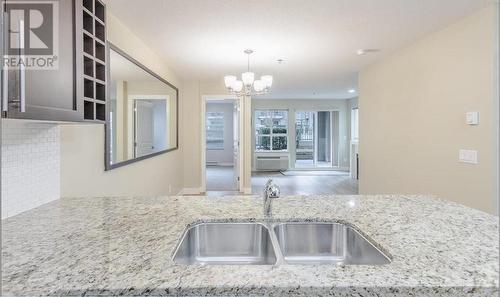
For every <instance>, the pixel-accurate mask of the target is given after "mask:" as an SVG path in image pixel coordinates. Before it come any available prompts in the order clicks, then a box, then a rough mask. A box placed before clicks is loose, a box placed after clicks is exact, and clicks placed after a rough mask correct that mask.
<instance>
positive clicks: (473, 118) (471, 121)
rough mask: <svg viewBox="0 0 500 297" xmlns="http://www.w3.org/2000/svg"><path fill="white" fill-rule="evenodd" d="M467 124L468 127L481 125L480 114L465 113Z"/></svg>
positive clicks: (473, 112) (474, 112) (475, 112)
mask: <svg viewBox="0 0 500 297" xmlns="http://www.w3.org/2000/svg"><path fill="white" fill-rule="evenodd" d="M465 122H466V123H467V124H468V125H479V112H477V111H469V112H467V113H465Z"/></svg>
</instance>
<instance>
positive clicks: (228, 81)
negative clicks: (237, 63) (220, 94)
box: [224, 75, 237, 88]
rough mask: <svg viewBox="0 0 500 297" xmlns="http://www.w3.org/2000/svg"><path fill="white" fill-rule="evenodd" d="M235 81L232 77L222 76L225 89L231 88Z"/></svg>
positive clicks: (234, 77)
mask: <svg viewBox="0 0 500 297" xmlns="http://www.w3.org/2000/svg"><path fill="white" fill-rule="evenodd" d="M236 80H237V78H236V76H234V75H226V76H224V84H225V85H226V88H231V87H232V86H233V84H234V82H235V81H236Z"/></svg>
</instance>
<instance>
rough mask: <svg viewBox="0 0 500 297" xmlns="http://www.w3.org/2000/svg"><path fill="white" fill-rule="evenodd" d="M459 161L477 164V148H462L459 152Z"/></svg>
mask: <svg viewBox="0 0 500 297" xmlns="http://www.w3.org/2000/svg"><path fill="white" fill-rule="evenodd" d="M458 161H460V162H462V163H470V164H477V163H478V161H477V151H475V150H460V151H459V152H458Z"/></svg>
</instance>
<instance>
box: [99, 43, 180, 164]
mask: <svg viewBox="0 0 500 297" xmlns="http://www.w3.org/2000/svg"><path fill="white" fill-rule="evenodd" d="M109 61H110V70H109V102H110V104H109V105H110V107H109V111H108V112H109V116H108V119H109V125H108V126H109V127H108V137H109V139H108V141H107V143H108V145H107V146H108V148H107V149H108V162H109V163H108V164H107V165H108V167H111V168H113V167H114V166H113V165H117V164H120V163H123V162H126V163H130V161H134V160H140V159H143V158H144V157H147V156H153V155H156V154H159V153H161V152H166V151H168V150H172V149H175V148H177V99H178V98H177V96H178V91H177V89H176V88H175V87H173V86H172V85H170V84H169V83H168V82H167V81H165V80H163V79H161V78H160V77H158V76H157V75H155V74H154V73H152V72H151V71H149V70H148V69H147V68H145V67H144V66H142V65H140V64H139V63H138V62H137V61H135V60H133V59H132V58H130V57H128V56H127V55H126V54H125V53H123V52H121V51H120V50H119V49H117V48H116V47H114V46H110V49H109ZM122 165H123V164H122Z"/></svg>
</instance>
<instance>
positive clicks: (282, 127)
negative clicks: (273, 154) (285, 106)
mask: <svg viewBox="0 0 500 297" xmlns="http://www.w3.org/2000/svg"><path fill="white" fill-rule="evenodd" d="M287 149H288V111H286V110H256V111H255V150H256V151H286V150H287Z"/></svg>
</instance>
